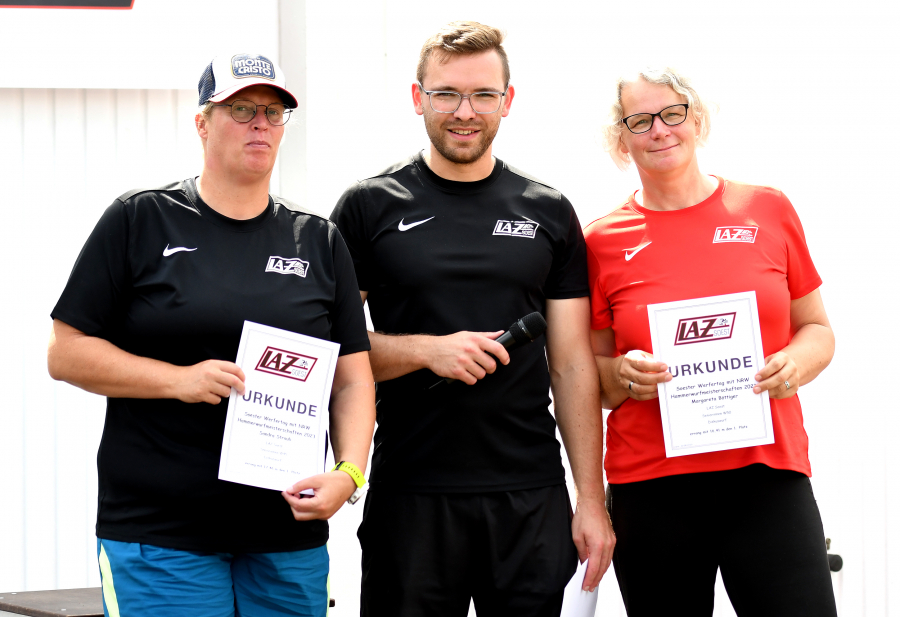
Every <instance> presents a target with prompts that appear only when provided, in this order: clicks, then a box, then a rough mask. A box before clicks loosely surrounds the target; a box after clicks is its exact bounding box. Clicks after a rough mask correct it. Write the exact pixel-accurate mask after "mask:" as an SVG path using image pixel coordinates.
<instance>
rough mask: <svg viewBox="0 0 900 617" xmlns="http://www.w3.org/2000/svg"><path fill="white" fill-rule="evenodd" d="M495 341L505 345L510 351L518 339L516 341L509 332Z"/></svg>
mask: <svg viewBox="0 0 900 617" xmlns="http://www.w3.org/2000/svg"><path fill="white" fill-rule="evenodd" d="M495 340H496V341H497V342H498V343H500V344H501V345H503V346H504V347H505V348H506V349H509V348H510V347H512V346H513V345H515V344H516V339H514V338H513V335H512V334H510V333H509V330H507V331H506V332H504V333H503V334H501V335H500V336H498V337H497V338H496V339H495Z"/></svg>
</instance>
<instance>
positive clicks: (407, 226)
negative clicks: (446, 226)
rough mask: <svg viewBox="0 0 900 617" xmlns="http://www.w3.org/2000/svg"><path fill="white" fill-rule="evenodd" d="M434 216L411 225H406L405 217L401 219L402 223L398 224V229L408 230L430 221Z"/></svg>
mask: <svg viewBox="0 0 900 617" xmlns="http://www.w3.org/2000/svg"><path fill="white" fill-rule="evenodd" d="M433 218H434V217H433V216H432V217H431V218H429V219H425V220H424V221H416V222H415V223H410V224H409V225H404V224H403V219H400V224H399V225H397V229H399V230H400V231H406V230H407V229H412V228H413V227H415V226H416V225H421V224H422V223H427V222H428V221H430V220H431V219H433Z"/></svg>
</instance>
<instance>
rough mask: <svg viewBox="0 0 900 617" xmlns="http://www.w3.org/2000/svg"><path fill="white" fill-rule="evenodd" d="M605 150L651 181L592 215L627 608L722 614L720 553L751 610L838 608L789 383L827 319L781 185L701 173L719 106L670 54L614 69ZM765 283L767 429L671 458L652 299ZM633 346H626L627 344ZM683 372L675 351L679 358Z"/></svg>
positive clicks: (598, 347) (614, 508)
mask: <svg viewBox="0 0 900 617" xmlns="http://www.w3.org/2000/svg"><path fill="white" fill-rule="evenodd" d="M617 91H618V97H617V100H616V101H615V104H614V105H613V110H612V118H611V122H610V124H609V125H608V126H607V127H606V129H605V135H606V141H607V149H608V150H609V152H610V154H611V156H612V158H613V160H615V161H616V163H617V164H618V165H619V166H620V167H622V168H624V167H626V166H627V165H628V164H630V163H631V162H632V161H633V162H634V163H635V165H636V166H637V169H638V173H639V175H640V178H641V184H642V187H641V189H639V190H638V191H636V192H635V193H634V194H633V195H632V196H631V197H629V199H628V200H627V201H626V202H625V203H623V204H622V205H621V206H620V207H619V208H617V209H616V210H614V211H613V212H611V213H610V214H608V215H607V216H605V217H602V218H600V219H598V220H596V221H594V222H593V223H591V224H590V225H589V226H588V227H587V228H586V229H585V237H586V239H587V245H588V261H589V268H590V279H591V306H592V309H591V311H592V330H593V331H592V344H593V348H594V354H595V356H596V359H597V366H598V369H599V371H600V378H601V387H602V394H603V406H604V407H605V408H608V409H612V410H613V412H612V414H611V415H610V416H609V422H608V437H607V441H608V443H607V455H606V470H607V476H608V479H609V483H610V491H609V495H610V497H609V506H610V515H611V517H612V520H613V526H614V529H615V531H616V536H617V545H616V550H615V557H614V560H613V563H614V565H615V568H616V576H617V578H618V580H619V587H620V589H621V591H622V596H623V598H624V600H625V605H626V608H627V610H628V614H629V615H630V616H632V617H634V616H636V615H638V616H640V615H653V616H657V615H662V614H673V612H674V613H677V614H689V615H701V614H707V615H710V614H712V609H713V589H714V584H715V579H716V570H717V569H721V572H722V578H723V582H724V583H725V587H726V589H727V590H728V594H729V597H730V598H731V601H732V604H733V606H734V607H735V610H736V611H737V614H738V615H740V616H741V617H745V616H747V615H760V616H762V615H765V616H766V617H773V616H776V615H790V616H792V617H796V616H798V615H816V616H823V615H836V609H835V603H834V594H833V591H832V587H831V577H830V574H829V570H828V563H827V557H826V553H825V538H824V533H823V530H822V522H821V518H820V516H819V511H818V508H817V506H816V503H815V499H814V498H813V495H812V489H811V486H810V484H809V478H808V476H809V475H810V467H809V458H808V455H807V446H808V442H807V437H806V432H805V431H804V429H803V418H802V412H801V408H800V401H799V399H798V397H797V390H798V388H799V387H800V386H803V385H805V384H807V383H809V382H810V381H812V380H813V379H815V377H816V376H817V375H818V374H819V373H820V372H821V371H822V370H823V369H824V368H825V367H826V366H827V365H828V363H829V362H830V361H831V358H832V356H833V354H834V336H833V334H832V331H831V327H830V325H829V322H828V317H827V315H826V314H825V308H824V306H823V304H822V299H821V296H820V294H819V291H818V288H819V286H820V285H821V282H822V280H821V278H820V277H819V275H818V273H817V272H816V269H815V266H814V265H813V262H812V259H811V258H810V255H809V250H808V248H807V246H806V240H805V237H804V234H803V228H802V226H801V225H800V220H799V219H798V217H797V214H796V212H795V211H794V209H793V207H792V206H791V203H790V202H789V201H788V200H787V198H786V197H785V196H784V195H783V194H782V193H781V192H780V191H778V190H776V189H772V188H768V187H761V186H752V185H746V184H741V183H737V182H732V181H727V180H724V179H722V178H719V177H716V176H709V175H705V174H703V173H701V172H700V168H699V165H698V163H697V155H696V148H697V146H699V145H701V144H702V143H703V142H704V141H705V139H706V138H707V136H708V134H709V127H710V123H709V113H708V110H707V108H706V107H705V106H704V104H703V102H702V100H701V99H700V97H699V96H698V94H697V92H696V91H695V90H694V89H693V88H692V87H691V86H690V84H689V83H688V82H687V80H686V79H685V78H684V77H683V76H681V75H679V74H677V73H676V72H675V71H673V70H671V69H665V70H660V71H649V70H648V71H644V72H642V73H640V74H639V75H638V76H636V77H635V78H633V79H630V80H624V79H622V80H620V81H619V83H618V88H617ZM748 291H753V292H755V293H756V298H757V305H758V309H759V323H760V329H761V334H762V343H763V350H764V353H765V356H766V358H765V366H764V367H763V368H762V370H760V371H759V372H758V373H757V374H756V375H755V379H756V382H757V383H756V384H755V386H754V388H753V392H754V393H758V394H759V393H768V396H769V398H770V399H771V400H770V403H771V412H772V424H773V432H774V443H772V444H769V445H762V446H753V447H745V448H738V449H732V450H723V451H716V452H707V453H703V454H692V455H686V456H677V457H673V458H667V457H666V450H665V445H664V441H663V426H662V421H661V416H660V408H659V401H658V395H657V384H660V383H667V382H669V381H671V380H672V379H673V375H672V373H671V372H670V371H669V370H668V369H669V367H668V366H667V365H666V364H664V363H662V362H658V361H655V360H654V359H653V356H652V353H651V343H650V326H649V321H648V314H647V305H648V304H654V303H662V302H671V301H676V300H687V299H694V298H704V297H707V296H717V295H723V294H731V293H738V292H748ZM629 352H630V353H629ZM673 372H674V368H673Z"/></svg>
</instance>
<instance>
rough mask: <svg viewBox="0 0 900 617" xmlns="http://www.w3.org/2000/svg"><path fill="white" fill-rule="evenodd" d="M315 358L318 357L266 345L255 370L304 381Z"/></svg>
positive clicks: (314, 363)
mask: <svg viewBox="0 0 900 617" xmlns="http://www.w3.org/2000/svg"><path fill="white" fill-rule="evenodd" d="M317 360H318V358H313V357H312V356H304V355H303V354H299V353H294V352H293V351H287V350H286V349H278V348H277V347H266V350H265V351H264V352H263V355H262V357H261V358H260V359H259V362H257V363H256V370H257V371H261V372H263V373H269V374H271V375H278V376H279V377H287V378H288V379H296V380H297V381H306V378H307V377H309V374H310V373H311V372H312V370H313V367H314V366H315V365H316V361H317Z"/></svg>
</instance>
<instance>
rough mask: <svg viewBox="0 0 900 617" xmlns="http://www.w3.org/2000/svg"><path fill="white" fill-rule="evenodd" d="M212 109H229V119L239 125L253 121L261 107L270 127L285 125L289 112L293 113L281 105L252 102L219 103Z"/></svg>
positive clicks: (289, 115) (288, 118) (289, 116)
mask: <svg viewBox="0 0 900 617" xmlns="http://www.w3.org/2000/svg"><path fill="white" fill-rule="evenodd" d="M213 107H231V117H232V118H234V121H235V122H240V123H241V124H246V123H247V122H250V121H251V120H253V118H254V117H256V112H257V110H258V109H259V108H260V107H262V108H263V109H265V111H264V112H263V113H264V114H265V117H266V120H268V121H269V124H271V125H272V126H282V125H283V124H286V123H287V121H288V120H290V119H291V112H292V111H294V110H293V109H291V108H290V107H288V106H287V105H285V104H283V103H272V104H271V105H257V104H256V103H254V102H253V101H244V100H240V101H235V102H234V103H231V104H230V105H229V104H227V103H219V104H216V105H213Z"/></svg>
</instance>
